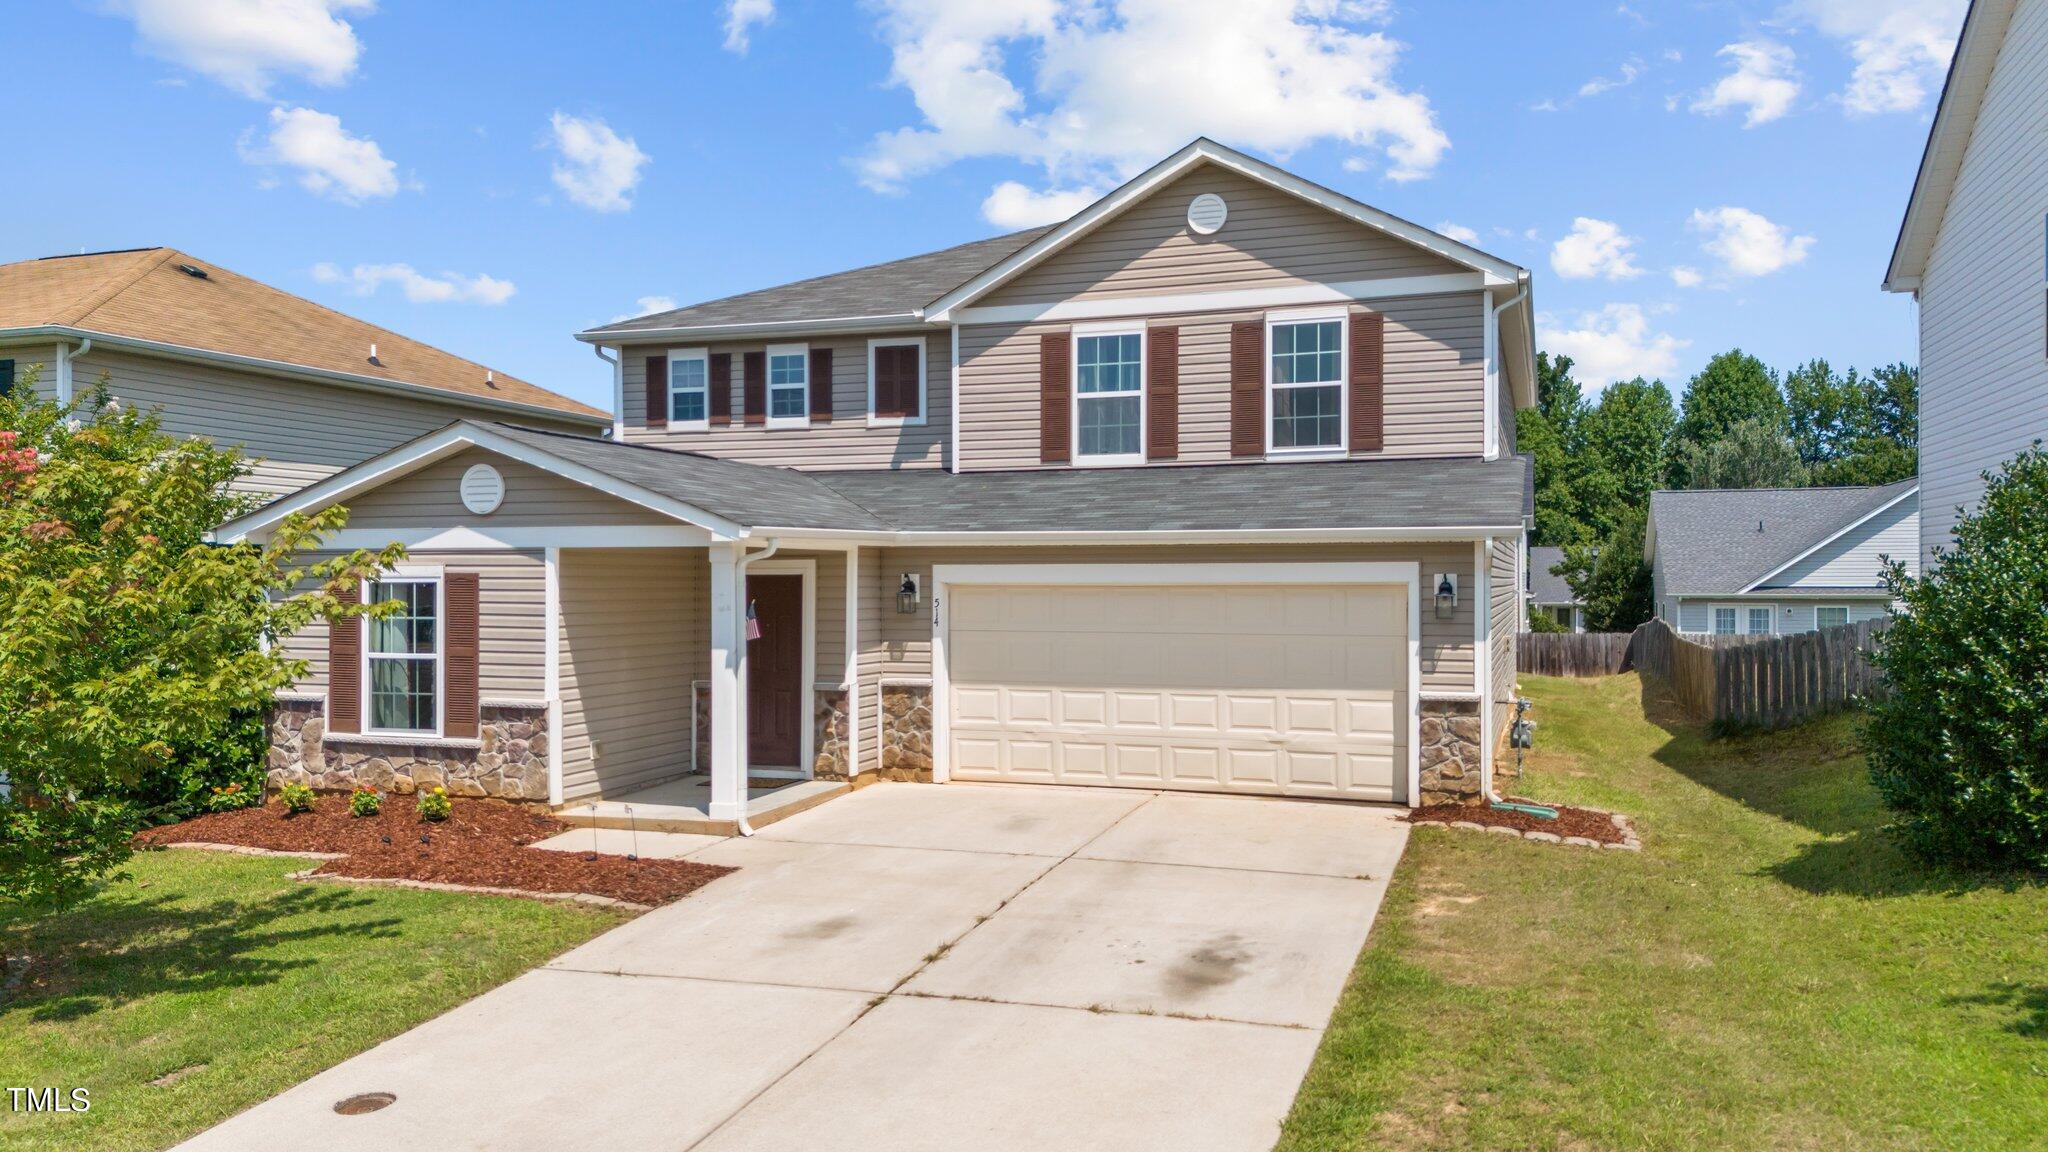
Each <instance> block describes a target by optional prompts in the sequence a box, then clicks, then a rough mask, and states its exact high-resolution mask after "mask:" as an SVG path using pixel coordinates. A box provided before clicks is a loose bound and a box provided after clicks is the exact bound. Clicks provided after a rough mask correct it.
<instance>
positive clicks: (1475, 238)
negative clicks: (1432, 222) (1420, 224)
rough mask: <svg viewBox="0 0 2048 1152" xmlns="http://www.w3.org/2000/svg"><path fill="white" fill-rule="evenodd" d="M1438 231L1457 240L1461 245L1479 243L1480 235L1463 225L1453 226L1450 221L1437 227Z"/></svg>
mask: <svg viewBox="0 0 2048 1152" xmlns="http://www.w3.org/2000/svg"><path fill="white" fill-rule="evenodd" d="M1436 230H1437V231H1439V232H1441V233H1443V234H1444V235H1446V236H1449V237H1450V238H1451V239H1453V240H1456V241H1457V242H1458V243H1460V244H1477V243H1479V233H1477V232H1475V231H1473V230H1472V229H1470V228H1467V227H1465V226H1464V225H1463V224H1453V223H1451V222H1450V221H1449V220H1446V221H1444V222H1443V223H1441V224H1439V225H1437V226H1436Z"/></svg>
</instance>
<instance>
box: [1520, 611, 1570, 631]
mask: <svg viewBox="0 0 2048 1152" xmlns="http://www.w3.org/2000/svg"><path fill="white" fill-rule="evenodd" d="M1528 631H1531V632H1569V631H1571V629H1569V628H1567V627H1565V626H1564V625H1562V624H1559V623H1558V622H1557V619H1556V618H1555V617H1553V616H1551V614H1550V613H1548V612H1545V611H1543V610H1542V609H1540V608H1538V607H1536V605H1534V604H1531V605H1529V623H1528Z"/></svg>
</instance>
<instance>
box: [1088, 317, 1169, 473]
mask: <svg viewBox="0 0 2048 1152" xmlns="http://www.w3.org/2000/svg"><path fill="white" fill-rule="evenodd" d="M1086 336H1136V337H1137V338H1138V392H1137V397H1138V450H1137V451H1136V452H1119V453H1117V454H1115V455H1113V456H1101V455H1097V456H1083V455H1081V400H1082V395H1081V339H1082V338H1083V337H1086ZM1151 354H1152V347H1151V341H1150V340H1149V339H1147V338H1146V335H1145V322H1144V321H1143V320H1116V321H1108V322H1104V323H1100V324H1076V325H1074V328H1073V332H1072V333H1071V334H1070V335H1069V336H1068V338H1067V363H1068V365H1069V366H1070V380H1069V385H1070V386H1069V387H1068V389H1067V391H1068V393H1069V394H1070V395H1069V396H1068V397H1067V405H1068V408H1067V426H1068V429H1069V430H1068V433H1067V435H1068V438H1069V439H1068V444H1067V459H1069V460H1071V461H1073V464H1074V467H1076V468H1129V467H1133V466H1135V465H1142V464H1143V463H1145V445H1146V443H1147V440H1146V438H1147V437H1148V436H1150V435H1151V434H1152V427H1151V422H1150V417H1149V415H1148V414H1147V412H1146V409H1147V408H1150V407H1151V403H1150V400H1151V397H1150V395H1149V394H1148V393H1149V392H1150V389H1151V384H1150V382H1149V381H1148V380H1147V377H1148V376H1150V375H1151V373H1150V371H1149V368H1150V363H1149V361H1148V359H1147V357H1149V356H1150V355H1151ZM1105 395H1107V396H1128V395H1130V393H1128V392H1110V393H1102V392H1090V393H1088V397H1089V398H1091V399H1093V398H1102V397H1104V396H1105Z"/></svg>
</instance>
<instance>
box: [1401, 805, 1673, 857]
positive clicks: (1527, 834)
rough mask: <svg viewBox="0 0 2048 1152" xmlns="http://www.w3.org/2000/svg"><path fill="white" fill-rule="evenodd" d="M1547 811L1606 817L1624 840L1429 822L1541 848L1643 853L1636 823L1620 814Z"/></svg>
mask: <svg viewBox="0 0 2048 1152" xmlns="http://www.w3.org/2000/svg"><path fill="white" fill-rule="evenodd" d="M1516 803H1522V804H1541V803H1542V801H1540V800H1520V799H1518V800H1516ZM1545 807H1558V808H1570V809H1571V810H1572V811H1575V812H1584V813H1586V814H1588V815H1592V816H1605V817H1607V818H1608V819H1609V820H1611V821H1613V822H1614V828H1615V830H1616V831H1617V832H1619V833H1621V839H1620V840H1618V841H1615V840H1594V839H1592V838H1590V837H1586V836H1560V835H1558V834H1557V833H1555V832H1545V831H1542V830H1541V829H1521V828H1511V827H1509V826H1507V825H1505V824H1481V823H1479V822H1478V821H1476V820H1433V821H1429V823H1432V824H1437V825H1439V826H1441V827H1445V828H1457V829H1459V830H1461V831H1465V832H1492V833H1495V834H1497V835H1501V836H1515V837H1519V838H1521V839H1523V840H1534V841H1536V842H1537V843H1539V844H1562V845H1565V846H1567V847H1571V848H1609V849H1613V850H1615V851H1619V852H1640V851H1642V850H1643V841H1642V838H1641V837H1640V836H1638V835H1636V827H1635V821H1633V820H1631V819H1630V818H1629V817H1627V816H1624V815H1623V814H1621V813H1619V812H1610V811H1608V810H1607V809H1605V808H1588V807H1585V806H1583V805H1579V804H1572V805H1545Z"/></svg>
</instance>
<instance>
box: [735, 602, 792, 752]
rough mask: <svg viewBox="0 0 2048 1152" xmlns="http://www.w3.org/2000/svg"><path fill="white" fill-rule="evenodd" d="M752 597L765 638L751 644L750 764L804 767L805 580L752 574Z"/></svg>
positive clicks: (749, 643) (755, 616) (748, 726)
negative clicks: (802, 764) (802, 734)
mask: <svg viewBox="0 0 2048 1152" xmlns="http://www.w3.org/2000/svg"><path fill="white" fill-rule="evenodd" d="M747 596H748V597H749V599H750V601H751V603H752V605H753V609H754V623H755V624H756V625H758V626H759V628H760V634H761V635H760V639H758V640H750V641H748V643H747V763H748V764H749V765H751V766H752V767H755V768H797V767H801V765H799V764H798V763H797V760H798V757H799V755H800V748H801V741H800V740H799V738H798V737H799V734H800V733H801V732H802V730H803V729H802V728H801V725H802V723H803V669H804V578H803V577H802V576H748V577H747ZM748 632H749V633H750V634H751V633H752V632H753V629H752V628H749V629H748Z"/></svg>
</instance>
